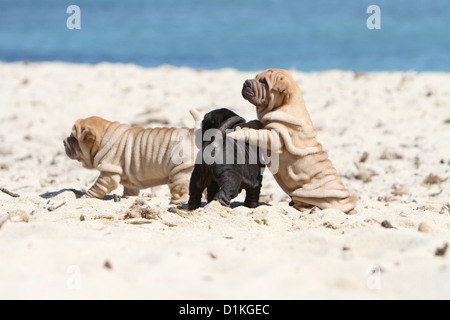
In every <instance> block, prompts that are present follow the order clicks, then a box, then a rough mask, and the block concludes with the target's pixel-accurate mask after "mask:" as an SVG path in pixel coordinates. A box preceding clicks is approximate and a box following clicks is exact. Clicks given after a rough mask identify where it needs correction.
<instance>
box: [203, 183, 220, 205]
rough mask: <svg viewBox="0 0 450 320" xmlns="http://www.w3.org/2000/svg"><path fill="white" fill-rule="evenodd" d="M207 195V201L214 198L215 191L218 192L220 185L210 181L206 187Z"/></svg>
mask: <svg viewBox="0 0 450 320" xmlns="http://www.w3.org/2000/svg"><path fill="white" fill-rule="evenodd" d="M206 190H207V195H206V199H207V201H208V203H210V202H211V201H213V200H214V198H215V196H216V195H217V192H219V190H220V187H219V185H218V184H217V182H215V181H211V182H210V183H209V185H208V187H207V189H206Z"/></svg>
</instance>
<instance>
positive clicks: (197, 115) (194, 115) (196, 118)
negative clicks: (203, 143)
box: [189, 109, 202, 130]
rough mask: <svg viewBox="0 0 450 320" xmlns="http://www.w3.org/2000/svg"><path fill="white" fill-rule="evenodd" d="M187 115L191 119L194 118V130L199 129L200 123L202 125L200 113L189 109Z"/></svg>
mask: <svg viewBox="0 0 450 320" xmlns="http://www.w3.org/2000/svg"><path fill="white" fill-rule="evenodd" d="M189 113H190V114H191V116H192V118H194V121H195V126H194V129H195V130H197V129H200V127H201V123H202V116H201V114H200V112H198V111H197V110H195V109H190V110H189Z"/></svg>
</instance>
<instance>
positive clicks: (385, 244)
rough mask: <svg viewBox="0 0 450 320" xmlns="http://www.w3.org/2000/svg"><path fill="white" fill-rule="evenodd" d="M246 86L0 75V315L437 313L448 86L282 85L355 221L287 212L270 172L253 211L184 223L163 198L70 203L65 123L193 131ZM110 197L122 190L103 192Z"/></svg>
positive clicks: (237, 103)
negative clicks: (55, 302) (408, 305)
mask: <svg viewBox="0 0 450 320" xmlns="http://www.w3.org/2000/svg"><path fill="white" fill-rule="evenodd" d="M255 74H256V72H254V71H252V72H241V71H236V70H232V69H222V70H214V71H206V70H195V69H189V68H174V67H170V66H161V67H158V68H153V69H146V68H141V67H139V66H136V65H132V64H129V65H123V64H109V63H102V64H98V65H83V64H64V63H8V64H7V63H0V187H3V188H6V189H7V190H9V191H11V192H13V193H16V194H18V195H20V197H12V196H11V195H8V194H7V193H4V192H0V298H1V299H18V298H20V299H449V298H450V285H449V284H450V250H445V249H446V247H445V245H446V244H448V243H450V220H449V210H450V209H449V206H450V204H449V202H450V179H449V177H450V74H445V73H416V72H412V71H411V72H377V73H361V72H352V71H340V70H330V71H325V72H313V73H303V72H298V71H295V70H292V74H293V77H294V78H295V79H296V81H297V82H298V84H299V85H300V88H301V89H302V91H303V94H304V98H305V102H306V106H307V108H308V110H309V112H310V115H311V118H312V120H313V123H314V124H315V126H316V128H317V129H318V136H317V139H318V141H319V142H320V143H321V144H322V145H323V146H324V148H325V150H326V151H327V152H328V153H329V157H330V159H331V161H332V162H333V164H334V166H335V167H336V169H337V170H338V172H339V174H340V175H341V176H342V180H343V183H344V184H345V185H346V186H347V187H348V188H349V189H350V190H352V191H353V192H355V193H356V194H357V196H358V199H359V203H358V206H357V210H358V214H356V215H351V216H348V215H345V214H343V213H342V212H340V211H338V210H333V209H327V210H313V211H312V212H299V211H297V210H295V209H293V208H292V207H289V205H288V197H287V196H286V195H285V194H284V193H283V191H282V190H281V189H280V188H279V187H278V185H277V184H276V182H275V180H274V179H273V177H272V175H271V174H270V172H269V171H267V172H266V173H267V174H266V175H265V176H264V181H263V188H262V196H261V199H260V201H261V205H260V206H259V207H258V208H256V209H249V208H246V207H244V206H242V204H243V203H242V202H243V198H244V197H243V196H244V194H241V195H239V197H238V198H236V199H235V200H234V202H233V203H232V208H225V207H222V206H221V205H220V204H219V203H217V202H212V203H210V204H208V205H206V204H205V203H204V204H203V207H202V208H200V209H198V210H195V211H193V212H189V211H187V210H185V209H184V208H185V207H186V206H184V207H176V206H173V205H170V204H169V190H168V188H167V186H160V187H156V188H152V189H147V190H142V191H141V194H140V195H139V196H138V197H129V198H126V199H121V200H120V201H118V202H115V201H114V196H113V194H111V195H109V196H107V197H106V199H105V200H97V199H79V197H80V195H82V193H83V192H85V191H86V190H87V189H88V188H89V187H90V186H91V185H92V183H93V182H94V181H95V179H96V177H97V175H98V172H97V171H95V170H87V169H84V168H83V167H82V166H81V165H80V164H79V163H78V162H76V161H73V160H70V159H69V158H68V157H67V156H66V155H65V153H64V147H63V143H62V140H63V139H64V138H65V137H66V136H68V135H69V133H70V130H71V127H72V125H73V123H74V122H75V120H76V119H78V118H83V117H88V116H92V115H97V116H101V117H104V118H106V119H109V120H118V121H120V122H124V123H131V124H136V125H143V126H146V127H152V126H153V127H154V126H193V120H192V118H191V116H190V115H189V111H188V110H189V109H190V108H196V109H197V110H199V111H200V112H201V113H205V112H208V111H210V110H212V109H214V108H219V107H227V108H230V109H232V110H233V111H235V112H237V113H238V114H240V115H241V116H243V117H245V118H246V119H247V120H251V119H255V117H256V113H255V110H254V107H253V106H252V105H250V104H249V103H248V102H247V101H245V100H244V99H243V98H242V97H241V94H240V90H241V87H242V83H243V81H244V80H245V79H247V78H251V77H253V76H254V75H255ZM113 193H114V194H118V195H120V194H121V193H122V188H121V187H120V188H118V189H117V190H115V191H114V192H113Z"/></svg>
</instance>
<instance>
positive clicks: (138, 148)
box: [64, 110, 201, 204]
mask: <svg viewBox="0 0 450 320" xmlns="http://www.w3.org/2000/svg"><path fill="white" fill-rule="evenodd" d="M191 114H192V116H193V117H194V119H196V118H197V117H198V119H196V120H198V121H200V120H201V119H200V118H199V115H198V114H195V112H193V111H192V110H191ZM64 146H65V151H66V154H67V155H68V156H69V158H71V159H73V160H78V161H80V162H81V163H82V164H83V166H84V167H85V168H88V169H97V170H99V171H100V176H99V177H98V179H97V181H96V182H95V183H94V185H93V186H92V187H91V188H90V189H89V190H88V191H87V193H86V194H85V195H84V197H95V198H100V199H101V198H103V197H104V196H105V195H106V194H107V193H109V192H111V191H112V190H114V189H116V188H117V187H118V185H119V183H120V184H122V185H123V186H124V196H136V195H138V194H139V190H140V189H145V188H149V187H153V186H157V185H162V184H168V186H169V189H170V193H171V203H173V204H181V203H186V202H187V201H188V200H189V181H190V177H191V173H192V170H193V168H194V161H195V156H196V154H197V151H198V149H197V148H196V146H195V143H194V129H188V128H149V129H144V128H141V127H130V126H129V125H126V124H121V123H119V122H110V121H108V120H105V119H102V118H100V117H90V118H87V119H80V120H77V121H76V122H75V125H74V126H73V128H72V133H71V135H70V136H69V137H68V138H66V139H65V140H64Z"/></svg>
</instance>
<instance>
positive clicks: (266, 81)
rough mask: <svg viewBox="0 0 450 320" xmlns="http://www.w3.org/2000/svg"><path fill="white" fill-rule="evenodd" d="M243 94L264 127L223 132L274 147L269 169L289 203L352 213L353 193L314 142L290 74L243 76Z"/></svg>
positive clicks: (313, 132) (273, 72)
mask: <svg viewBox="0 0 450 320" xmlns="http://www.w3.org/2000/svg"><path fill="white" fill-rule="evenodd" d="M242 95H243V97H244V98H245V99H247V100H248V101H249V102H251V103H252V104H254V105H255V106H256V112H257V115H258V119H259V120H260V121H261V122H262V123H263V124H264V129H261V130H255V129H248V128H242V129H241V130H237V131H235V132H232V133H230V134H228V135H229V136H230V137H232V138H234V139H237V140H245V141H246V142H248V143H250V144H257V145H259V146H261V147H264V146H266V148H267V149H268V150H270V151H271V153H272V152H275V154H276V155H277V156H278V161H279V163H278V167H277V168H276V169H277V171H276V172H275V171H273V170H271V171H272V173H273V174H274V177H275V179H276V181H277V182H278V184H279V185H280V187H281V188H282V189H283V190H284V191H285V192H286V193H287V194H288V195H289V196H291V198H292V200H293V203H294V207H295V208H297V209H298V210H302V211H303V210H306V209H309V208H311V207H313V206H317V207H318V208H320V209H326V208H337V209H340V210H341V211H343V212H346V213H356V211H355V209H354V208H355V206H356V199H355V197H354V196H351V195H350V192H349V191H348V190H347V189H346V188H345V187H344V185H343V184H342V182H341V179H340V178H339V176H338V175H337V172H336V169H335V168H334V167H333V165H332V163H331V161H330V160H328V154H327V153H326V152H325V151H323V149H322V145H321V144H320V143H318V142H317V140H316V130H315V129H314V127H313V124H312V122H311V119H310V116H309V114H308V111H307V110H306V108H305V104H304V102H303V97H302V94H301V92H300V88H299V87H298V86H297V84H296V83H295V81H294V79H293V78H292V76H291V74H290V73H289V72H287V71H286V70H280V69H269V70H266V71H264V72H262V73H260V74H258V75H256V77H255V79H252V80H246V81H245V83H244V87H243V88H242ZM271 157H272V158H273V154H272V155H271ZM271 162H272V161H271ZM268 167H269V169H271V167H272V169H273V166H271V165H269V166H268Z"/></svg>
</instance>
